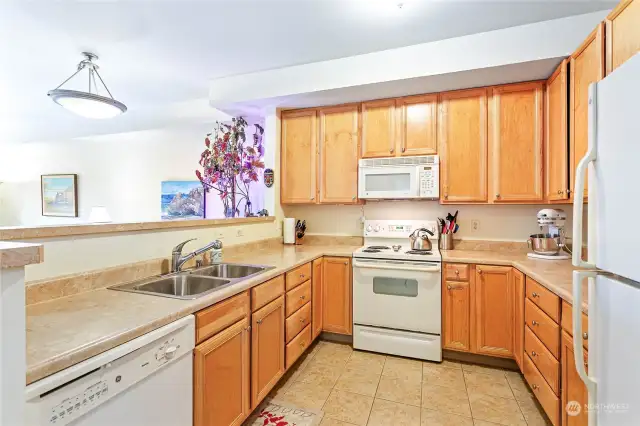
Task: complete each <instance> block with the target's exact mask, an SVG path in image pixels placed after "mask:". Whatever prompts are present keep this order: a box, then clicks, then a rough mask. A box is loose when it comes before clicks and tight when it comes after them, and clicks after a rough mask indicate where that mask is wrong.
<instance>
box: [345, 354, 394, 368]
mask: <svg viewBox="0 0 640 426" xmlns="http://www.w3.org/2000/svg"><path fill="white" fill-rule="evenodd" d="M385 358H386V357H385V356H384V355H380V354H372V353H370V352H362V351H353V353H352V354H351V358H349V362H348V363H347V367H350V368H359V369H361V370H367V371H369V372H371V373H375V374H381V373H382V369H383V368H384V360H385Z"/></svg>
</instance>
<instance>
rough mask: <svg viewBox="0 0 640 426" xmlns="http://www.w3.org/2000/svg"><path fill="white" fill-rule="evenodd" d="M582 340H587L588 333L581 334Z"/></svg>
mask: <svg viewBox="0 0 640 426" xmlns="http://www.w3.org/2000/svg"><path fill="white" fill-rule="evenodd" d="M582 338H583V339H584V340H587V339H588V338H589V333H587V332H586V331H585V332H584V333H582Z"/></svg>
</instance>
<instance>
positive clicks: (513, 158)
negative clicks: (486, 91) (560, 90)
mask: <svg viewBox="0 0 640 426" xmlns="http://www.w3.org/2000/svg"><path fill="white" fill-rule="evenodd" d="M543 98H544V82H533V83H521V84H509V85H505V86H498V87H494V88H493V89H491V103H490V104H489V135H490V136H489V137H490V139H491V144H490V150H491V156H490V158H489V164H490V170H491V172H490V174H491V180H492V183H493V192H492V194H491V197H492V198H493V201H494V202H501V201H506V202H509V201H515V202H518V201H521V202H531V201H542V199H543V196H544V194H543V189H542V185H543V177H542V140H543V137H542V134H543V131H544V127H543V126H544V122H543V112H544V104H543Z"/></svg>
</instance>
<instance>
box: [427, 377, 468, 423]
mask: <svg viewBox="0 0 640 426" xmlns="http://www.w3.org/2000/svg"><path fill="white" fill-rule="evenodd" d="M422 406H423V407H424V408H428V409H430V410H436V411H444V412H447V413H453V414H461V415H463V416H467V417H471V408H470V407H469V398H468V397H467V392H466V391H463V390H460V389H452V388H447V387H444V386H437V385H432V384H429V383H423V384H422Z"/></svg>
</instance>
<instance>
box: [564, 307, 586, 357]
mask: <svg viewBox="0 0 640 426" xmlns="http://www.w3.org/2000/svg"><path fill="white" fill-rule="evenodd" d="M560 325H562V329H563V330H564V331H566V332H567V333H569V335H570V336H573V306H571V305H570V304H568V303H567V302H565V301H564V300H563V301H562V322H561V323H560ZM588 332H589V317H588V316H587V314H585V313H584V312H583V313H582V346H584V347H585V348H586V349H589V340H588V339H585V338H584V337H585V336H587V335H586V334H585V333H588ZM587 337H588V336H587Z"/></svg>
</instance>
